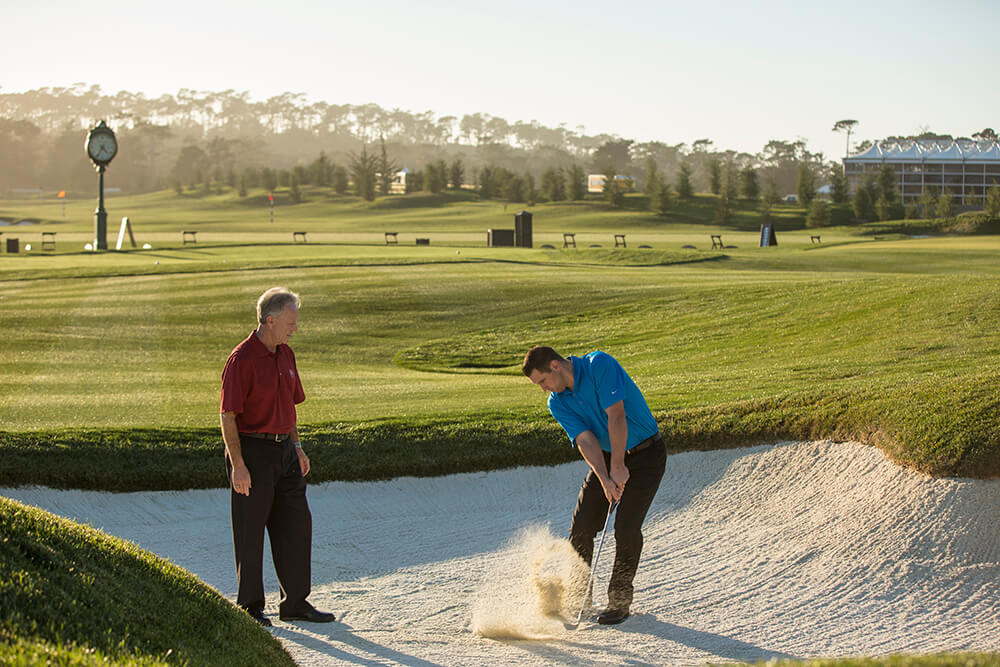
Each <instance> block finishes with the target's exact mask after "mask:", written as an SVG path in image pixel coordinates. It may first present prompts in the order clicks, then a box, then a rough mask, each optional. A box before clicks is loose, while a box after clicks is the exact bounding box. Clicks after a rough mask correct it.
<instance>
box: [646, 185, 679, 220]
mask: <svg viewBox="0 0 1000 667" xmlns="http://www.w3.org/2000/svg"><path fill="white" fill-rule="evenodd" d="M651 200H654V201H655V202H656V208H655V209H654V210H655V211H656V212H657V213H659V214H660V215H668V214H669V213H670V209H671V208H673V204H674V193H673V191H672V190H671V188H670V183H667V182H662V183H660V189H659V190H658V191H657V192H656V196H655V197H652V198H651Z"/></svg>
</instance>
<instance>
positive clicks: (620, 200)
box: [603, 164, 625, 206]
mask: <svg viewBox="0 0 1000 667" xmlns="http://www.w3.org/2000/svg"><path fill="white" fill-rule="evenodd" d="M615 176H616V174H615V167H614V165H610V164H609V165H607V166H606V167H605V168H604V190H603V192H604V199H606V200H607V202H608V203H609V204H611V205H612V206H621V205H622V204H624V203H625V193H624V192H622V189H621V187H620V186H619V185H618V179H617V178H615Z"/></svg>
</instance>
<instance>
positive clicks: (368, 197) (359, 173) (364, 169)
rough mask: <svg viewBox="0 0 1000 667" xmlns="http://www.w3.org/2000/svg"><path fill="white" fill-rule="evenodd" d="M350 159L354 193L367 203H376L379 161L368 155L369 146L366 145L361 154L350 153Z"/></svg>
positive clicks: (362, 147)
mask: <svg viewBox="0 0 1000 667" xmlns="http://www.w3.org/2000/svg"><path fill="white" fill-rule="evenodd" d="M349 158H350V169H351V178H352V179H353V180H354V192H355V193H356V194H357V195H358V196H359V197H361V198H362V199H364V200H365V201H374V200H375V181H376V174H377V173H378V159H377V158H376V157H375V156H374V155H370V154H369V153H368V146H366V145H364V144H362V146H361V152H360V153H350V154H349Z"/></svg>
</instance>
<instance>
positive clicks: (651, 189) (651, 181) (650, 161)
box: [643, 155, 663, 198]
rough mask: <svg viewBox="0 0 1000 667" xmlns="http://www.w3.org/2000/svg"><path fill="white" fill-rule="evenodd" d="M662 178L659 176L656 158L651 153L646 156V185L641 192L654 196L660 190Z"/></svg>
mask: <svg viewBox="0 0 1000 667" xmlns="http://www.w3.org/2000/svg"><path fill="white" fill-rule="evenodd" d="M662 182H663V178H662V177H661V176H660V167H659V166H658V165H657V164H656V158H654V157H653V156H652V155H650V156H649V157H647V158H646V187H645V188H643V192H645V193H646V194H647V195H649V196H650V198H652V197H654V196H656V194H657V193H658V192H659V191H660V185H661V183H662Z"/></svg>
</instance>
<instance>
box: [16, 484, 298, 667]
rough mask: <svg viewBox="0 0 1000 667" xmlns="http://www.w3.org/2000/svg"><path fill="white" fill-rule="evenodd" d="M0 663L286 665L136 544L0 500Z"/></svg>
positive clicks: (272, 643) (198, 586) (195, 586)
mask: <svg viewBox="0 0 1000 667" xmlns="http://www.w3.org/2000/svg"><path fill="white" fill-rule="evenodd" d="M0 535H2V538H3V539H2V540H0V663H4V664H15V665H16V664H22V665H34V664H66V665H97V664H108V663H110V664H121V665H178V664H186V665H208V664H211V665H234V666H235V665H240V666H242V665H289V666H290V665H293V664H294V663H293V662H292V660H291V658H290V657H289V656H288V654H287V653H285V651H284V649H282V648H281V645H280V644H279V643H278V641H277V640H276V639H274V638H273V637H271V635H269V634H268V633H267V632H265V631H264V630H263V629H261V628H260V626H258V625H257V623H256V622H255V621H253V620H252V619H251V618H250V617H249V616H247V615H246V614H243V613H242V612H239V611H237V610H236V608H235V607H233V606H232V605H231V604H230V603H229V602H228V601H226V600H225V599H224V598H223V597H222V596H221V595H219V594H218V593H216V592H215V591H213V590H212V589H210V588H209V587H208V586H206V585H205V584H203V583H201V582H200V581H198V579H196V578H195V577H194V576H193V575H191V574H190V573H188V572H185V571H184V570H181V569H180V568H178V567H175V566H173V565H171V564H170V563H168V562H166V561H164V560H162V559H160V558H158V557H156V556H153V555H151V554H149V553H148V552H145V551H142V550H141V549H139V548H138V547H136V546H135V545H133V544H131V543H128V542H125V541H122V540H119V539H116V538H113V537H109V536H108V535H106V534H104V533H102V532H100V531H97V530H93V529H91V528H88V527H85V526H81V525H79V524H77V523H74V522H72V521H68V520H66V519H62V518H60V517H57V516H55V515H53V514H50V513H48V512H44V511H42V510H39V509H37V508H33V507H28V506H25V505H22V504H21V503H17V502H14V501H11V500H7V499H5V498H0Z"/></svg>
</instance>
